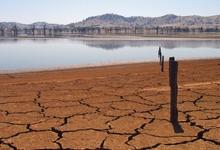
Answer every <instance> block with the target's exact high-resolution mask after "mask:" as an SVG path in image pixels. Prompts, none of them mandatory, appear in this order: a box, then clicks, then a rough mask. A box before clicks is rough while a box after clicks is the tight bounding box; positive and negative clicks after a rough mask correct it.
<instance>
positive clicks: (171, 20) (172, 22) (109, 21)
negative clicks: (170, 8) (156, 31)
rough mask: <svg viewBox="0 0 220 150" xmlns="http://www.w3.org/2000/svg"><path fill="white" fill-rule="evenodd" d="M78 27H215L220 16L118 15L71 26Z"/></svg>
mask: <svg viewBox="0 0 220 150" xmlns="http://www.w3.org/2000/svg"><path fill="white" fill-rule="evenodd" d="M71 25H75V26H76V27H91V26H99V27H135V26H137V27H157V26H159V27H164V26H180V27H183V26H187V27H201V26H202V27H214V26H220V15H216V16H209V17H202V16H176V15H173V14H168V15H165V16H161V17H124V16H120V15H116V14H105V15H100V16H94V17H89V18H87V19H85V20H83V21H81V22H78V23H75V24H70V26H71Z"/></svg>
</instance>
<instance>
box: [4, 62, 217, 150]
mask: <svg viewBox="0 0 220 150" xmlns="http://www.w3.org/2000/svg"><path fill="white" fill-rule="evenodd" d="M167 72H168V71H167V64H166V70H165V72H164V73H160V71H159V65H158V63H146V64H144V63H140V64H130V65H118V66H109V67H94V68H85V69H72V70H63V71H45V72H35V73H34V72H33V73H20V74H2V75H0V89H1V90H0V149H25V150H30V149H156V150H168V149H169V150H172V149H173V150H178V149H196V150H206V149H210V150H217V149H220V60H219V59H217V60H196V61H181V62H179V76H178V78H179V79H178V80H179V82H178V83H179V95H178V109H179V124H180V126H181V127H182V129H183V130H184V132H183V133H175V132H174V129H173V126H172V124H171V123H170V121H169V106H170V101H169V93H170V92H169V87H168V73H167Z"/></svg>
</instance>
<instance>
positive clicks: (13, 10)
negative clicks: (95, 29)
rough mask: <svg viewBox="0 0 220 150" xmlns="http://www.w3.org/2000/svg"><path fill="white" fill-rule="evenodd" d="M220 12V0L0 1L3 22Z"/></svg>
mask: <svg viewBox="0 0 220 150" xmlns="http://www.w3.org/2000/svg"><path fill="white" fill-rule="evenodd" d="M106 13H114V14H119V15H122V16H126V17H129V16H144V17H157V16H163V15H165V14H176V15H181V16H187V15H201V16H211V15H220V0H0V22H20V23H33V22H38V21H45V22H48V23H59V24H68V23H72V22H78V21H81V20H83V19H86V18H87V17H90V16H96V15H102V14H106Z"/></svg>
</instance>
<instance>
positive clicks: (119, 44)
mask: <svg viewBox="0 0 220 150" xmlns="http://www.w3.org/2000/svg"><path fill="white" fill-rule="evenodd" d="M82 42H83V43H84V44H85V45H87V46H89V47H96V48H102V49H106V50H114V49H119V48H123V47H149V46H156V47H157V46H161V47H163V48H167V49H174V48H178V47H185V48H200V47H209V48H220V40H82Z"/></svg>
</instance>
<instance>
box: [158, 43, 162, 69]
mask: <svg viewBox="0 0 220 150" xmlns="http://www.w3.org/2000/svg"><path fill="white" fill-rule="evenodd" d="M161 56H162V52H161V47H159V50H158V58H159V59H160V65H161Z"/></svg>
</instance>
